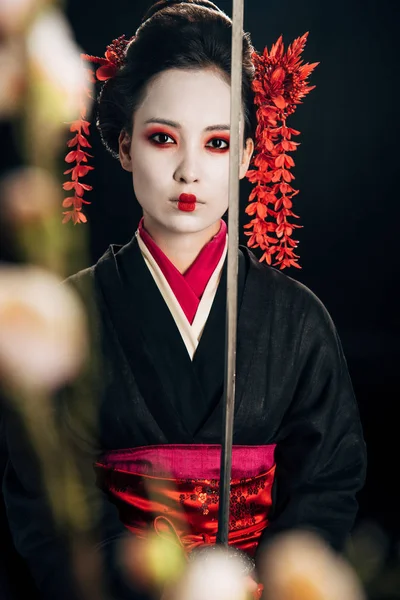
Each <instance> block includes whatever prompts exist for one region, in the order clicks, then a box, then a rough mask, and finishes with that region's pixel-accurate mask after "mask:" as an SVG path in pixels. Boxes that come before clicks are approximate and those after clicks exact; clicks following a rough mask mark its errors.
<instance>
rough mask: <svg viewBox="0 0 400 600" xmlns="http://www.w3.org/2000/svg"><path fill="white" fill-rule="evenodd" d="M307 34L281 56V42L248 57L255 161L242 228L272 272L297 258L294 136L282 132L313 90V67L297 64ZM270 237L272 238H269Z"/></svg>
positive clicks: (292, 132)
mask: <svg viewBox="0 0 400 600" xmlns="http://www.w3.org/2000/svg"><path fill="white" fill-rule="evenodd" d="M307 36H308V32H307V33H305V34H304V35H303V36H301V37H299V38H297V39H295V40H294V42H293V43H292V44H291V45H290V46H289V47H288V49H287V51H286V53H285V48H284V44H283V41H282V36H281V37H280V38H279V39H278V41H277V42H276V43H275V44H274V45H273V46H272V47H271V50H270V51H268V48H265V50H264V52H263V54H261V55H259V54H257V53H256V52H255V53H254V54H253V63H254V66H255V69H256V72H255V78H254V81H253V90H254V92H255V104H256V105H257V106H258V109H257V122H258V125H257V129H256V144H255V155H254V158H253V161H252V165H253V166H254V167H255V168H254V169H251V170H249V171H248V173H247V178H248V179H249V181H251V182H252V183H255V184H256V186H255V188H254V189H253V191H252V192H251V194H250V197H249V202H250V204H249V205H248V206H247V208H246V213H247V214H248V215H251V216H253V217H254V218H253V219H252V220H251V221H250V223H248V224H247V225H245V226H244V228H245V229H246V231H245V235H247V236H249V240H248V242H247V245H248V246H249V247H250V248H261V250H263V254H262V256H261V258H260V262H261V261H263V260H265V261H266V262H267V263H268V264H269V265H271V264H272V260H273V259H274V260H275V262H274V264H273V266H277V265H279V266H280V269H285V268H286V267H296V268H297V269H300V268H301V267H300V265H299V264H298V258H299V256H298V255H297V254H295V253H294V250H295V248H297V245H298V241H296V240H293V239H292V237H291V236H292V233H293V230H294V229H298V228H300V227H301V225H297V224H295V223H293V222H289V220H288V219H289V218H290V217H292V218H299V217H298V215H296V214H295V213H294V212H293V211H292V207H293V202H292V200H293V197H294V196H296V195H297V194H298V193H299V190H295V189H294V188H293V187H292V186H291V182H292V181H293V179H294V175H293V174H292V172H291V171H290V169H291V168H292V167H294V166H295V163H294V160H293V158H292V156H291V155H290V154H289V153H290V152H294V151H295V150H296V149H297V146H298V145H299V143H298V142H294V141H293V140H292V136H297V135H299V134H300V132H299V131H296V130H295V129H292V128H291V127H288V126H287V124H286V119H287V117H288V116H289V115H291V114H293V113H294V112H295V110H296V108H297V105H298V104H301V103H302V102H301V101H302V99H303V98H304V97H305V96H306V95H307V94H308V93H309V92H310V91H311V90H312V89H314V88H315V86H310V85H308V81H307V79H308V77H309V75H310V74H311V72H312V71H313V70H314V69H315V67H316V66H317V65H318V64H319V63H312V64H309V63H306V64H303V61H302V60H300V55H301V53H302V52H303V50H304V46H305V44H306V40H307ZM273 236H275V237H273ZM273 257H274V258H273Z"/></svg>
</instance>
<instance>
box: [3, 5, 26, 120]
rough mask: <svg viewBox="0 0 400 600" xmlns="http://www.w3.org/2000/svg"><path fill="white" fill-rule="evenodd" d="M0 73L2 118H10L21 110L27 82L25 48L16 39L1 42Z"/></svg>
mask: <svg viewBox="0 0 400 600" xmlns="http://www.w3.org/2000/svg"><path fill="white" fill-rule="evenodd" d="M1 2H2V0H0V4H1ZM0 73H1V78H0V119H8V118H10V117H12V116H13V115H15V113H16V112H17V111H18V110H19V108H20V105H21V101H22V95H23V91H24V87H25V84H26V79H25V77H26V74H25V71H24V53H23V48H22V46H21V44H20V43H19V42H18V41H17V40H15V39H12V40H11V39H10V40H6V41H4V42H3V43H1V44H0Z"/></svg>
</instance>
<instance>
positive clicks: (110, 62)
mask: <svg viewBox="0 0 400 600" xmlns="http://www.w3.org/2000/svg"><path fill="white" fill-rule="evenodd" d="M130 41H131V40H127V39H125V36H124V35H122V36H120V37H119V38H117V39H115V40H113V42H112V43H111V44H110V45H109V46H107V49H106V52H105V58H101V57H97V56H90V55H89V54H82V55H81V57H82V59H83V60H85V61H87V62H91V63H94V64H98V65H100V67H98V68H97V70H96V72H94V71H93V70H92V69H89V70H88V72H87V73H88V79H89V80H90V81H91V82H92V83H95V82H96V81H102V82H105V81H108V79H111V78H112V77H114V75H115V74H116V72H117V71H118V69H119V68H120V67H121V66H122V65H123V64H124V61H125V52H126V47H127V46H128V44H129V42H130ZM86 93H87V94H88V95H89V96H90V90H89V89H87V90H86ZM86 116H87V108H86V104H85V102H83V101H82V105H81V110H80V117H79V119H77V120H76V121H73V122H72V123H71V124H70V131H71V132H72V133H75V135H74V137H73V138H72V139H71V140H69V142H68V147H69V148H75V150H71V151H70V152H69V153H68V154H67V156H66V157H65V162H67V163H69V164H72V163H75V166H73V167H72V168H70V169H68V170H67V171H64V175H71V181H66V182H65V183H64V184H63V189H64V190H66V191H73V194H74V195H73V196H69V197H68V198H65V200H64V201H63V207H64V208H69V209H70V210H67V211H65V212H63V215H64V218H63V221H62V222H63V223H67V222H68V221H70V220H72V221H73V223H74V224H75V225H76V224H77V223H86V221H87V218H86V216H85V215H84V214H83V212H82V206H83V204H90V202H88V201H87V200H84V199H83V195H84V193H85V192H88V191H91V190H92V186H91V185H87V184H84V183H81V182H80V181H79V180H80V178H82V177H85V176H86V175H87V174H88V173H89V171H93V168H94V167H91V166H90V165H88V164H87V163H88V158H93V157H92V155H91V154H89V153H88V152H87V148H91V145H90V143H89V141H88V139H87V136H89V128H90V122H89V121H88V120H87V118H86Z"/></svg>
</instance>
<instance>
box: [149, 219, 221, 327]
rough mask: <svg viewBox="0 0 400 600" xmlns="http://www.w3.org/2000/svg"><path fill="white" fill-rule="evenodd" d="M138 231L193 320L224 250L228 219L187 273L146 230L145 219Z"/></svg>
mask: <svg viewBox="0 0 400 600" xmlns="http://www.w3.org/2000/svg"><path fill="white" fill-rule="evenodd" d="M138 233H139V235H140V237H141V239H142V241H143V242H144V244H145V245H146V247H147V249H148V250H149V252H150V253H151V255H152V256H153V258H154V260H155V261H156V262H157V264H158V266H159V267H160V269H161V271H162V273H163V275H164V277H165V279H166V280H167V282H168V284H169V286H170V288H171V289H172V291H173V293H174V294H175V296H176V299H177V300H178V302H179V304H180V306H181V308H182V310H183V311H184V313H185V315H186V317H187V319H188V321H189V323H190V324H192V323H193V320H194V317H195V316H196V312H197V309H198V306H199V303H200V300H201V297H202V295H203V293H204V290H205V289H206V286H207V284H208V282H209V280H210V277H211V275H212V274H213V273H214V271H215V269H216V267H217V265H218V263H219V261H220V259H221V256H222V253H223V252H224V250H225V245H226V233H227V227H226V224H225V222H224V221H223V220H222V219H221V227H220V230H219V232H218V233H217V235H215V236H214V237H213V238H212V240H210V241H209V242H208V243H207V244H206V245H205V246H204V248H203V249H202V250H201V252H200V254H199V255H198V256H197V258H196V260H195V261H194V262H193V263H192V265H191V266H190V267H189V269H188V270H187V271H186V272H185V273H184V274H182V273H180V272H179V271H178V269H177V268H176V267H175V265H174V264H173V263H172V262H171V261H170V260H169V258H168V257H167V256H166V255H165V254H164V252H163V251H162V250H161V249H160V248H159V246H157V244H156V242H155V241H154V240H153V238H152V237H151V236H150V234H149V233H148V232H147V231H146V230H145V228H144V225H143V219H141V221H140V223H139V227H138Z"/></svg>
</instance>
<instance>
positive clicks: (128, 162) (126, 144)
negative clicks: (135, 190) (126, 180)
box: [118, 129, 132, 172]
mask: <svg viewBox="0 0 400 600" xmlns="http://www.w3.org/2000/svg"><path fill="white" fill-rule="evenodd" d="M118 144H119V162H120V163H121V167H122V168H123V169H125V171H129V172H132V158H131V144H132V140H131V136H130V135H128V133H127V132H126V131H125V129H123V130H122V131H121V133H120V134H119V138H118Z"/></svg>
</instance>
